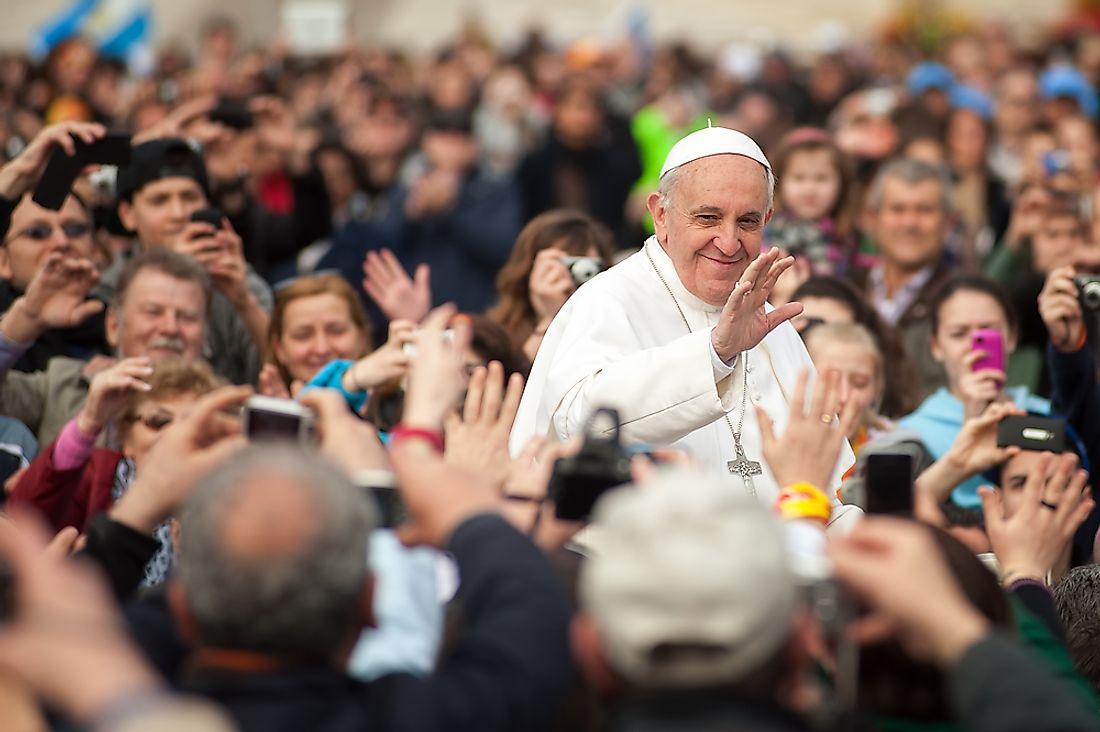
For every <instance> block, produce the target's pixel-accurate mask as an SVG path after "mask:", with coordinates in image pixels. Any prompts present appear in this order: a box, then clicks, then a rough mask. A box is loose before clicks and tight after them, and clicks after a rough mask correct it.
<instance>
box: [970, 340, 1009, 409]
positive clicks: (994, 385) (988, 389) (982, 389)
mask: <svg viewBox="0 0 1100 732" xmlns="http://www.w3.org/2000/svg"><path fill="white" fill-rule="evenodd" d="M988 355H989V354H987V353H986V352H985V351H981V350H976V351H971V352H970V353H968V354H966V356H964V357H963V369H964V370H963V373H962V375H961V376H960V377H959V394H960V396H961V397H962V403H963V413H964V414H965V415H966V417H967V418H970V417H977V416H978V415H980V414H981V413H982V412H984V411H985V410H986V408H987V407H988V406H989V405H990V404H992V403H993V402H995V401H997V400H999V399H1000V398H1001V396H1002V394H1003V390H1004V386H1005V382H1006V381H1007V380H1008V377H1007V376H1005V372H1004V371H1000V370H998V369H978V370H977V371H974V370H973V366H974V364H975V363H977V362H978V361H979V360H980V359H982V358H985V357H986V356H988Z"/></svg>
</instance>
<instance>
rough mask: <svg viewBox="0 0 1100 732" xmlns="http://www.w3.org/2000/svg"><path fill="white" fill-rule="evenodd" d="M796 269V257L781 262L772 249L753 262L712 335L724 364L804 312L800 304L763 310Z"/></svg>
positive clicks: (716, 349) (726, 305)
mask: <svg viewBox="0 0 1100 732" xmlns="http://www.w3.org/2000/svg"><path fill="white" fill-rule="evenodd" d="M793 265H794V258H793V257H785V258H784V259H779V250H778V249H770V250H768V251H766V252H764V253H763V254H761V255H760V256H758V257H757V258H756V259H755V260H753V262H752V264H750V265H749V266H748V268H747V269H746V270H745V273H744V274H742V275H741V281H740V282H738V283H737V285H736V286H735V287H734V288H733V292H731V293H730V296H729V299H727V300H726V304H725V307H723V308H722V314H721V315H719V316H718V324H717V325H715V326H714V329H713V330H712V331H711V343H712V344H713V345H714V350H715V352H716V353H717V354H718V356H719V357H720V358H721V359H722V360H723V361H727V362H728V361H730V360H732V359H733V357H734V356H736V355H737V354H739V353H741V352H743V351H748V350H749V349H752V348H755V347H756V345H757V344H758V343H760V341H762V340H764V337H765V336H766V335H768V333H771V332H772V331H773V330H775V329H776V328H777V327H779V326H780V325H781V324H783V323H786V322H787V321H788V320H790V319H791V318H794V317H796V316H797V315H798V314H799V313H801V312H802V305H801V303H797V302H789V303H787V304H786V305H783V306H782V307H778V308H776V309H775V310H772V311H771V312H770V313H769V312H767V311H766V309H765V308H764V303H765V302H767V301H768V296H769V295H771V291H772V288H773V287H775V283H776V281H777V280H778V279H779V277H780V275H782V274H783V273H784V272H786V271H787V270H788V269H790V268H791V267H792V266H793Z"/></svg>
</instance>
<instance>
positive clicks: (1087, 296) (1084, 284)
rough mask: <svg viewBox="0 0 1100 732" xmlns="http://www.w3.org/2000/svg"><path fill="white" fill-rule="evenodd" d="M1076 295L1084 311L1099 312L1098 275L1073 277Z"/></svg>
mask: <svg viewBox="0 0 1100 732" xmlns="http://www.w3.org/2000/svg"><path fill="white" fill-rule="evenodd" d="M1073 283H1074V284H1075V285H1077V297H1078V298H1079V299H1080V300H1081V307H1082V308H1084V309H1085V311H1086V312H1090V313H1100V275H1080V276H1077V277H1074V278H1073Z"/></svg>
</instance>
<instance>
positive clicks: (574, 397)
mask: <svg viewBox="0 0 1100 732" xmlns="http://www.w3.org/2000/svg"><path fill="white" fill-rule="evenodd" d="M713 351H714V348H713V346H712V345H711V340H710V331H709V330H704V331H699V332H697V333H691V334H688V335H684V336H682V337H680V338H677V339H676V340H674V341H672V342H671V343H669V344H667V345H664V346H659V347H656V348H648V349H645V350H641V351H636V352H634V353H630V354H623V355H620V356H619V357H618V358H614V359H613V360H612V359H610V358H609V359H607V362H605V363H603V364H602V365H599V366H596V367H594V368H592V370H591V371H590V372H589V373H588V374H587V375H585V376H583V377H582V378H581V379H579V380H577V381H575V382H574V383H573V384H572V385H569V386H568V388H566V389H564V390H563V391H564V394H563V396H562V397H561V399H560V400H558V401H557V403H556V406H554V407H553V408H552V409H551V419H552V424H553V427H554V430H555V432H556V433H557V435H558V437H559V439H563V440H564V439H569V438H570V437H573V436H575V435H578V434H582V433H583V429H584V426H585V421H586V420H587V419H588V416H589V415H590V414H591V413H592V412H593V411H594V410H595V409H597V408H600V407H612V408H614V409H616V410H618V412H619V419H620V421H621V425H622V426H621V429H622V436H623V439H624V440H626V441H628V442H647V443H652V444H655V445H667V444H670V443H673V442H676V441H677V440H679V439H681V438H683V437H685V436H686V435H688V434H689V433H691V432H694V431H695V430H697V429H699V428H701V427H705V426H706V425H708V424H710V423H712V422H714V420H716V419H719V418H720V417H721V416H722V415H723V414H725V413H726V412H728V411H729V410H730V409H732V408H733V407H734V406H735V399H734V396H735V395H734V394H733V393H732V392H733V389H732V388H731V386H730V384H731V382H732V381H733V380H732V379H731V378H730V375H732V374H733V372H734V370H735V369H736V366H735V367H733V368H730V369H729V374H727V375H726V376H725V377H724V378H721V379H719V381H718V382H717V383H716V382H715V376H716V373H715V372H716V369H715V366H714V364H713V362H712V360H711V354H712V353H713Z"/></svg>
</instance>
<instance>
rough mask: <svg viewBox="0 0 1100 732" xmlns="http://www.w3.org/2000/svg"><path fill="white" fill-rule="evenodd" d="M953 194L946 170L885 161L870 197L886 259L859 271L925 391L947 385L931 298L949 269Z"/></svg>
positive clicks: (878, 240)
mask: <svg viewBox="0 0 1100 732" xmlns="http://www.w3.org/2000/svg"><path fill="white" fill-rule="evenodd" d="M950 193H951V191H950V188H949V184H948V182H947V179H946V178H945V176H944V173H943V170H942V169H940V168H936V167H933V166H930V165H927V164H924V163H919V162H916V161H912V160H906V159H904V158H901V159H897V160H892V161H890V162H888V163H887V164H885V165H884V166H883V167H882V168H881V169H880V170H879V172H878V175H877V176H876V177H875V180H874V183H872V185H871V188H870V191H869V193H868V199H867V207H868V208H869V210H870V211H871V219H872V222H873V223H872V226H871V231H872V235H873V237H874V240H875V244H876V245H877V246H878V249H879V252H880V253H881V255H882V261H881V262H880V263H879V264H877V265H875V266H874V267H872V268H871V269H869V270H864V271H861V272H856V273H855V274H854V281H855V282H856V284H857V286H858V287H859V288H860V290H861V291H862V292H864V293H865V294H866V297H867V299H868V301H869V302H870V303H871V304H872V305H874V307H875V309H876V310H877V311H878V313H879V315H880V316H881V317H882V319H883V320H884V321H885V322H886V323H887V324H888V325H890V326H893V327H895V328H897V329H898V332H899V334H900V335H901V339H902V342H903V343H904V344H905V349H906V351H907V353H908V354H909V358H910V359H911V360H912V361H913V363H914V364H915V365H916V368H917V377H918V380H919V382H918V383H919V389H920V392H921V393H922V394H927V393H929V392H930V391H932V390H934V389H935V388H936V387H938V386H941V385H942V384H943V383H944V375H943V367H942V366H941V365H940V364H939V362H937V361H936V360H935V359H933V358H932V356H931V349H930V343H931V340H932V332H931V319H930V317H929V300H930V298H931V296H932V293H934V292H935V291H936V290H937V288H939V287H940V285H941V284H942V283H943V281H944V280H945V279H946V278H947V275H948V271H949V267H948V266H947V264H946V262H944V259H943V258H944V236H945V233H946V227H947V223H948V212H949V205H950Z"/></svg>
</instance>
